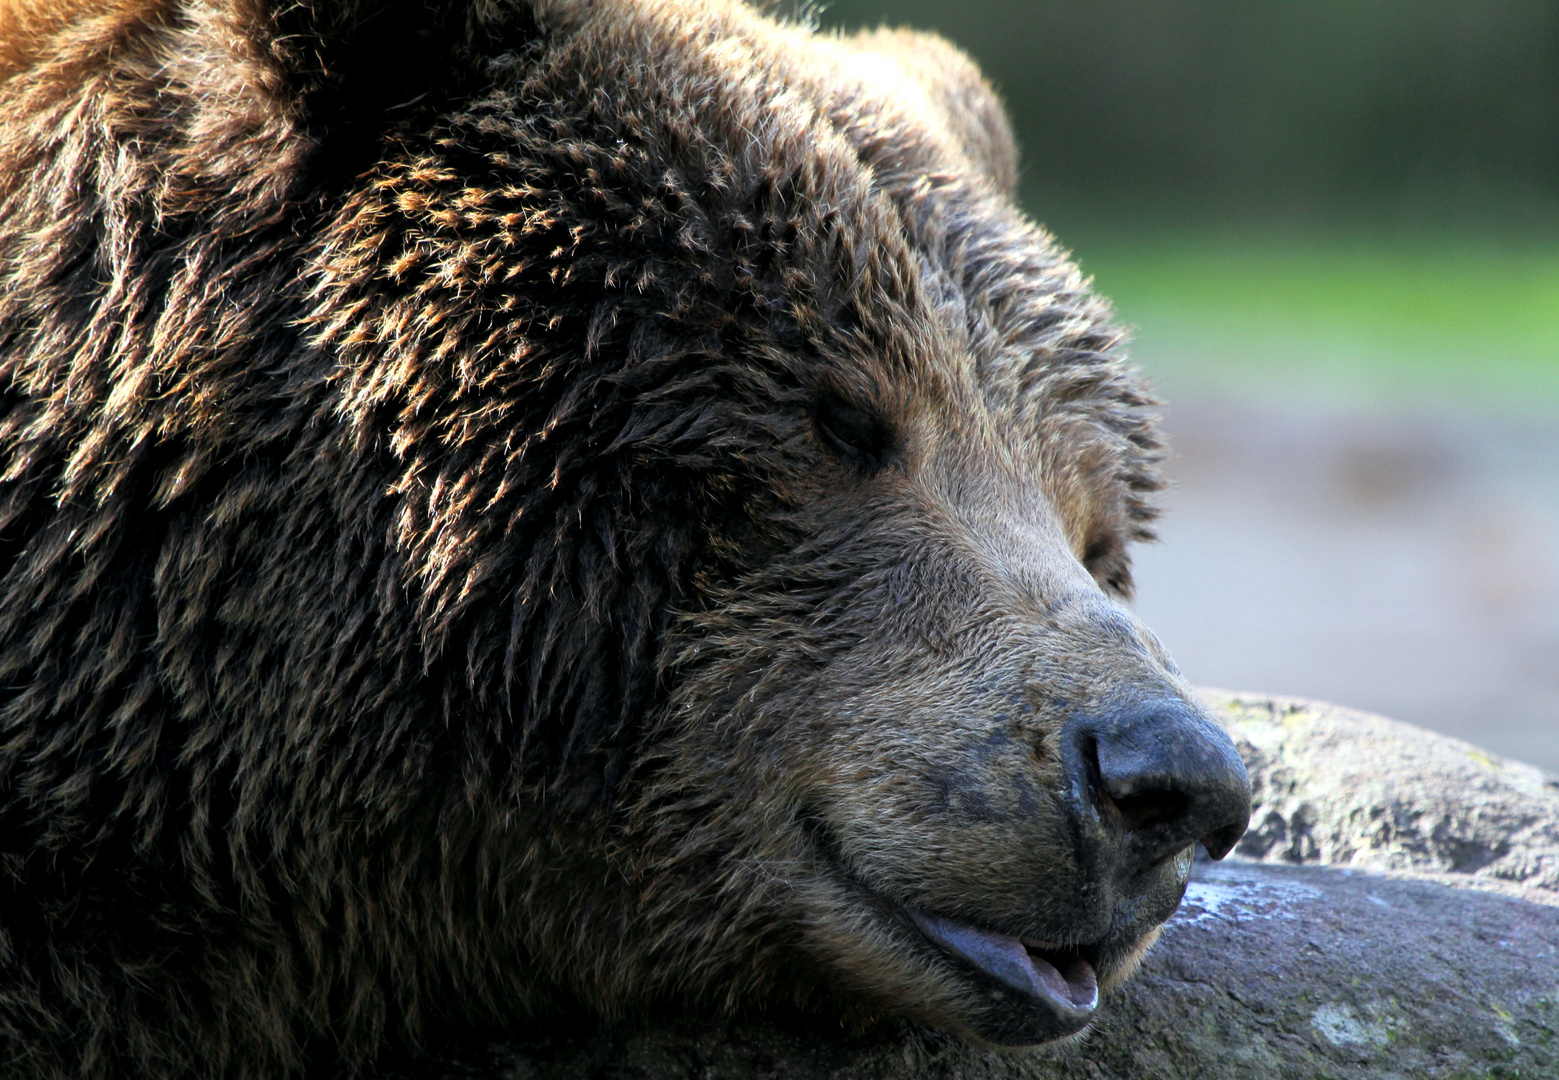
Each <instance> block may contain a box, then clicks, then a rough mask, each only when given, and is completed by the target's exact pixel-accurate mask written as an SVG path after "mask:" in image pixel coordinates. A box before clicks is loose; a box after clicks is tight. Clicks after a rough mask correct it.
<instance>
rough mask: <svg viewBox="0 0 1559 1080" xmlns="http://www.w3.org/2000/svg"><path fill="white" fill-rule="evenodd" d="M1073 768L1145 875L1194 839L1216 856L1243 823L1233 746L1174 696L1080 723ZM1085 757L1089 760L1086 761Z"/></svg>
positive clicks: (1243, 794)
mask: <svg viewBox="0 0 1559 1080" xmlns="http://www.w3.org/2000/svg"><path fill="white" fill-rule="evenodd" d="M1074 737H1075V738H1076V739H1077V740H1078V742H1077V743H1075V744H1074V745H1077V746H1078V749H1079V750H1080V751H1081V753H1080V754H1079V755H1078V757H1079V759H1080V760H1079V761H1078V764H1079V765H1080V766H1081V767H1082V768H1083V769H1085V770H1086V771H1087V772H1088V773H1091V774H1092V775H1091V776H1090V777H1089V779H1090V780H1092V781H1093V783H1092V785H1090V786H1092V787H1093V789H1094V796H1095V798H1096V799H1097V800H1098V803H1099V804H1100V808H1101V809H1102V810H1103V812H1104V814H1105V816H1106V817H1107V818H1113V819H1115V820H1116V821H1117V822H1118V824H1119V827H1120V828H1121V829H1122V830H1123V831H1124V837H1123V843H1122V847H1123V851H1122V854H1123V856H1125V857H1126V858H1127V859H1128V860H1129V861H1130V862H1131V863H1133V864H1135V866H1134V869H1139V870H1145V869H1148V868H1151V867H1153V866H1156V865H1157V864H1159V863H1160V862H1162V861H1163V860H1165V859H1167V858H1169V857H1170V856H1172V855H1174V854H1175V853H1176V852H1179V851H1182V850H1184V849H1185V848H1186V847H1187V846H1188V845H1189V844H1190V843H1191V842H1192V841H1193V840H1200V841H1201V842H1202V846H1203V847H1205V848H1206V849H1207V852H1208V854H1209V855H1211V856H1212V857H1213V858H1215V859H1221V858H1223V857H1224V856H1225V855H1227V854H1228V853H1229V851H1230V849H1232V848H1233V847H1234V845H1235V843H1236V842H1237V841H1238V840H1239V838H1240V837H1241V836H1243V835H1244V834H1245V828H1246V826H1247V825H1248V824H1249V823H1250V799H1251V789H1250V776H1249V775H1248V774H1247V773H1246V772H1245V763H1244V762H1242V761H1241V760H1240V756H1239V754H1238V753H1236V752H1235V749H1234V743H1233V742H1232V741H1231V740H1230V739H1229V736H1228V735H1227V734H1226V733H1225V732H1224V730H1223V729H1222V728H1221V727H1219V726H1218V725H1217V724H1216V723H1215V722H1214V721H1213V720H1212V719H1211V718H1209V717H1208V716H1206V715H1205V714H1204V713H1202V712H1201V711H1200V710H1199V709H1196V708H1194V707H1192V706H1191V704H1190V703H1189V702H1186V701H1184V700H1183V699H1180V698H1163V699H1159V700H1156V701H1150V702H1146V703H1141V704H1136V705H1132V706H1130V707H1127V708H1124V709H1122V710H1120V711H1118V712H1115V713H1113V714H1108V715H1103V716H1094V717H1087V718H1082V719H1080V720H1079V721H1078V722H1077V725H1076V730H1075V735H1074ZM1090 758H1091V760H1089V759H1090Z"/></svg>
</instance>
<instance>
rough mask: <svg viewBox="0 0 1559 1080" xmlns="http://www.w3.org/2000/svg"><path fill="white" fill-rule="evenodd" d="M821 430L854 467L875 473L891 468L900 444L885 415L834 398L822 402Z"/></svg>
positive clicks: (819, 409) (826, 397)
mask: <svg viewBox="0 0 1559 1080" xmlns="http://www.w3.org/2000/svg"><path fill="white" fill-rule="evenodd" d="M817 430H818V432H819V434H821V435H822V437H823V441H824V442H825V443H827V444H828V445H829V446H831V447H832V448H833V449H834V450H835V451H837V452H838V453H839V454H841V455H842V456H844V457H845V458H846V459H847V460H849V461H850V462H851V463H852V464H855V465H857V466H859V467H861V468H865V469H872V470H875V469H880V468H882V466H883V465H885V464H887V461H888V458H889V457H890V456H891V455H892V453H893V451H894V448H895V446H896V445H897V441H898V440H897V435H896V434H895V432H894V430H893V426H892V425H891V424H889V423H888V421H887V420H886V419H885V418H883V417H882V416H881V415H879V414H878V413H876V412H873V411H872V410H870V409H863V408H861V407H859V406H857V405H851V404H850V403H848V402H846V401H845V400H843V399H842V398H840V397H838V396H836V395H834V394H824V395H822V397H820V398H819V399H818V403H817Z"/></svg>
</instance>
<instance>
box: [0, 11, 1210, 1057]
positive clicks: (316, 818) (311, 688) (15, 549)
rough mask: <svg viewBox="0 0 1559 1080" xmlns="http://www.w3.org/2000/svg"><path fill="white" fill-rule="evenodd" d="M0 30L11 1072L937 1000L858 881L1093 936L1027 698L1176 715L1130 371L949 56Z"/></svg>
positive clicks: (594, 41)
mask: <svg viewBox="0 0 1559 1080" xmlns="http://www.w3.org/2000/svg"><path fill="white" fill-rule="evenodd" d="M25 6H26V8H27V9H28V10H29V11H32V10H34V9H38V10H42V8H43V5H37V4H30V3H29V4H27V5H25ZM3 10H5V11H6V12H8V13H10V14H8V15H7V20H8V21H7V22H0V25H8V26H10V28H11V29H9V30H8V31H7V37H6V46H5V48H4V50H3V51H0V58H3V59H0V65H3V67H4V70H5V72H6V76H5V81H4V82H3V83H0V98H3V109H4V112H3V117H0V275H3V288H0V470H3V471H0V574H3V577H0V616H3V621H0V688H3V689H0V1075H4V1076H6V1077H24V1078H44V1077H47V1078H64V1077H141V1076H200V1077H229V1076H230V1077H272V1076H283V1075H290V1074H292V1073H294V1072H296V1071H298V1070H301V1069H303V1068H304V1067H306V1066H307V1065H308V1064H309V1063H310V1062H332V1061H339V1062H343V1063H345V1064H346V1065H347V1066H351V1065H353V1064H360V1063H362V1062H365V1061H367V1060H370V1059H371V1058H372V1057H373V1056H374V1055H375V1054H376V1053H378V1052H380V1051H381V1050H382V1049H383V1048H384V1047H385V1046H387V1045H396V1044H400V1045H410V1044H414V1043H416V1042H417V1041H418V1040H420V1039H425V1038H426V1037H428V1035H429V1033H430V1032H448V1031H451V1030H455V1029H456V1028H457V1027H461V1026H467V1027H473V1028H474V1027H480V1026H484V1025H487V1026H493V1025H509V1026H510V1027H513V1026H514V1025H521V1024H524V1023H526V1022H527V1020H528V1019H530V1018H534V1017H536V1016H538V1015H541V1014H542V1013H545V1012H546V1011H547V1010H557V1009H573V1008H582V1009H584V1010H587V1011H590V1012H593V1013H596V1014H600V1015H607V1016H611V1015H621V1014H625V1013H632V1012H636V1011H639V1010H643V1009H646V1008H652V1007H655V1006H657V1005H666V1004H671V1005H676V1006H677V1007H684V1008H700V1009H709V1010H716V1011H725V1010H733V1009H744V1008H760V1007H763V1006H765V1005H768V1004H773V1003H776V1002H800V1003H802V1004H804V1005H805V1004H811V1005H822V1004H827V1003H830V1002H833V1003H835V1005H837V1004H838V1003H839V1002H844V1003H848V1005H849V1008H850V1010H851V1011H852V1015H855V1016H857V1017H860V1018H865V1017H867V1016H868V1015H872V1014H883V1015H894V1014H896V1015H909V1016H913V1017H917V1018H920V1019H922V1020H926V1021H929V1022H933V1023H939V1024H943V1025H945V1026H948V1027H951V1028H953V1029H955V1030H961V1029H962V1027H963V1025H964V1021H963V1020H962V1019H961V1017H962V1016H963V1015H964V1013H963V1012H962V1011H961V1010H964V1009H965V1008H966V1005H967V1002H966V1001H965V997H966V994H967V992H966V991H965V990H964V989H961V988H960V986H959V985H958V984H957V983H956V982H952V981H949V979H948V977H947V976H946V973H945V972H941V971H939V970H938V969H937V968H936V965H935V964H934V963H932V962H931V961H928V960H927V959H926V957H925V956H924V955H923V954H922V953H920V952H915V951H914V950H913V949H911V948H909V947H907V946H906V945H905V943H904V940H903V939H902V936H901V934H900V930H899V929H898V928H897V927H898V924H897V923H894V922H893V921H892V920H891V919H888V920H883V919H881V918H879V915H880V909H881V905H882V904H883V903H886V901H883V900H880V899H876V898H882V897H886V898H889V899H891V900H892V901H894V902H902V903H906V904H907V903H917V904H920V905H922V906H928V907H933V908H936V909H938V910H943V911H946V912H948V913H950V914H953V915H960V914H961V916H966V917H968V918H970V919H976V918H982V919H985V920H986V921H994V922H997V923H1002V924H1003V925H1011V926H1013V927H1015V929H1013V931H1012V932H1013V933H1018V932H1025V933H1033V934H1035V935H1038V936H1045V935H1047V934H1048V935H1049V936H1051V937H1053V938H1055V939H1057V940H1075V941H1083V940H1088V941H1103V942H1105V943H1106V944H1107V945H1108V949H1113V950H1114V952H1109V951H1108V949H1107V950H1106V954H1105V955H1104V956H1103V958H1102V960H1101V971H1103V972H1105V974H1107V975H1113V976H1114V977H1119V976H1120V975H1121V974H1122V973H1123V972H1124V971H1125V970H1126V969H1127V968H1128V967H1129V966H1130V964H1131V963H1132V962H1134V961H1133V957H1135V956H1136V955H1137V954H1138V953H1139V952H1140V949H1141V947H1142V944H1143V942H1144V941H1145V940H1147V938H1148V936H1150V935H1151V932H1152V927H1153V923H1155V922H1156V918H1155V919H1151V920H1148V921H1147V922H1146V923H1140V924H1139V923H1133V922H1131V920H1130V918H1128V917H1126V916H1123V915H1121V914H1120V912H1119V911H1117V910H1116V908H1115V907H1112V903H1113V901H1112V899H1111V897H1110V896H1109V895H1105V894H1101V893H1100V892H1099V891H1098V890H1097V889H1093V891H1090V889H1091V888H1092V886H1091V885H1090V884H1089V882H1088V880H1087V875H1086V873H1085V870H1084V869H1083V868H1081V867H1080V866H1079V865H1077V863H1076V860H1075V858H1074V856H1073V855H1072V854H1071V853H1070V849H1069V848H1067V847H1066V846H1065V844H1064V843H1063V842H1062V840H1061V839H1059V838H1058V837H1059V834H1058V833H1057V832H1056V831H1055V830H1056V828H1057V826H1056V824H1055V820H1054V819H1055V813H1054V812H1053V811H1051V810H1047V807H1049V806H1050V803H1049V802H1048V801H1047V799H1049V797H1050V795H1049V793H1051V792H1053V791H1054V790H1056V789H1057V788H1058V787H1060V786H1061V784H1062V783H1063V781H1062V778H1061V775H1060V772H1059V768H1060V766H1059V765H1058V760H1059V754H1058V752H1057V751H1056V749H1055V746H1054V741H1055V739H1056V733H1057V732H1058V731H1059V728H1060V723H1061V719H1062V717H1063V716H1064V715H1066V714H1067V713H1068V712H1069V711H1072V710H1076V709H1079V708H1085V707H1089V706H1090V705H1098V704H1099V703H1101V702H1105V701H1108V700H1110V699H1111V698H1112V696H1119V695H1120V694H1121V692H1122V687H1126V688H1128V690H1129V692H1130V693H1134V694H1151V693H1157V692H1160V691H1159V689H1157V688H1162V687H1168V688H1169V690H1170V691H1171V692H1174V693H1181V692H1183V691H1184V684H1183V683H1182V682H1181V681H1180V680H1179V677H1178V675H1176V674H1175V673H1174V671H1173V668H1172V666H1170V665H1169V664H1168V661H1167V659H1166V658H1165V657H1164V656H1163V654H1162V651H1161V650H1160V649H1159V648H1158V646H1157V644H1156V643H1155V642H1153V640H1152V638H1151V636H1150V635H1148V634H1147V633H1146V632H1145V631H1143V630H1142V629H1141V628H1140V627H1138V626H1137V625H1136V624H1135V622H1134V620H1133V619H1132V618H1131V617H1130V616H1129V615H1128V614H1126V613H1125V612H1124V610H1123V609H1122V608H1121V607H1120V606H1119V605H1118V604H1117V603H1116V602H1115V600H1114V599H1113V598H1112V597H1118V596H1121V595H1123V594H1125V593H1127V592H1128V591H1129V588H1130V579H1129V572H1128V562H1127V554H1126V552H1127V545H1128V543H1129V542H1130V541H1131V540H1133V539H1136V538H1142V537H1145V536H1147V535H1148V522H1149V520H1150V518H1151V517H1152V510H1151V508H1150V506H1149V504H1148V501H1147V499H1148V497H1149V495H1150V493H1151V492H1152V491H1153V490H1155V488H1156V487H1157V486H1158V479H1157V474H1156V461H1157V458H1158V456H1159V450H1158V443H1157V440H1156V438H1155V436H1154V434H1153V429H1152V426H1151V425H1152V419H1151V416H1150V415H1149V412H1148V411H1147V406H1149V405H1150V404H1151V402H1150V401H1149V399H1148V398H1147V397H1146V396H1145V394H1144V391H1143V389H1142V388H1141V386H1140V385H1139V383H1138V382H1137V380H1136V378H1135V377H1134V375H1133V374H1132V373H1131V372H1130V371H1129V370H1128V369H1127V368H1126V367H1125V366H1124V364H1123V361H1122V359H1121V357H1120V354H1119V351H1118V346H1119V340H1120V334H1119V332H1118V331H1117V330H1116V329H1115V328H1114V327H1113V326H1112V325H1111V324H1110V322H1109V312H1108V310H1107V308H1106V307H1105V305H1104V304H1103V303H1102V302H1101V301H1100V300H1098V299H1096V298H1095V297H1093V296H1092V295H1091V294H1090V293H1089V291H1088V288H1087V286H1086V283H1085V282H1084V281H1083V280H1082V279H1081V278H1080V277H1079V275H1078V272H1077V271H1076V269H1074V267H1073V266H1072V265H1071V264H1070V263H1069V262H1068V261H1067V260H1066V259H1065V258H1064V257H1063V255H1062V254H1061V253H1060V252H1059V251H1058V250H1057V248H1056V247H1055V245H1054V243H1053V242H1052V240H1051V239H1050V238H1049V237H1048V236H1047V235H1046V234H1044V233H1043V232H1042V231H1040V230H1039V229H1038V228H1036V227H1035V226H1034V225H1032V224H1030V223H1029V222H1028V221H1026V220H1025V219H1024V217H1023V216H1022V215H1021V214H1020V213H1019V211H1018V210H1016V209H1015V207H1014V204H1013V186H1014V184H1015V179H1016V156H1015V151H1014V149H1013V146H1012V140H1011V136H1010V133H1009V132H1008V129H1007V127H1006V124H1005V121H1004V120H1003V118H1002V114H1001V109H1000V106H999V104H998V102H997V101H996V99H995V97H994V95H992V94H991V92H990V90H989V88H988V87H987V86H986V85H985V83H984V82H983V81H982V80H981V79H980V77H979V75H978V73H977V72H976V71H975V70H974V68H973V67H972V66H971V65H970V64H969V63H968V61H967V60H965V59H964V58H963V57H962V56H961V55H959V54H958V53H956V52H955V51H954V50H953V49H952V48H951V47H950V46H947V45H946V44H945V43H943V42H941V41H939V40H936V39H932V38H927V37H923V36H911V35H906V34H900V33H890V32H882V33H870V34H865V35H862V36H859V37H854V38H842V39H840V38H828V37H823V36H819V35H816V34H814V33H813V32H811V31H810V30H809V29H808V28H806V27H803V26H796V25H788V24H783V23H778V22H774V21H770V20H768V19H766V18H764V17H761V16H760V15H758V14H757V13H755V12H753V11H751V10H749V9H747V8H745V7H742V6H740V5H737V4H734V3H728V2H725V0H599V2H594V3H592V2H588V0H578V2H573V3H570V2H547V3H541V4H537V5H529V4H524V3H520V2H518V0H515V2H500V0H464V2H462V0H399V2H397V3H393V4H390V5H378V4H370V3H367V2H366V0H365V2H362V3H357V2H355V0H303V2H302V3H277V4H275V5H274V6H272V5H271V4H270V3H268V2H267V0H164V2H162V3H160V4H152V3H119V2H109V0H104V2H103V3H82V4H79V5H73V6H71V7H69V8H68V9H61V10H60V11H56V12H55V13H53V14H51V15H49V16H48V17H46V18H39V17H36V14H26V13H24V14H23V16H22V17H20V18H17V17H14V13H15V12H17V11H18V10H19V9H18V8H17V7H16V6H15V5H11V6H8V7H6V8H5V9H3ZM1019 808H1022V813H1021V814H1020V813H1019ZM1176 895H1178V894H1176ZM1012 897H1018V900H1016V901H1013V900H1012V899H1011V898H1012ZM1014 905H1016V906H1014ZM1171 906H1172V904H1171ZM1161 917H1162V913H1160V914H1159V915H1158V916H1157V918H1161ZM901 921H902V920H901ZM1106 969H1108V970H1107V971H1106ZM862 1002H865V1004H861V1003H862ZM830 1007H833V1006H830Z"/></svg>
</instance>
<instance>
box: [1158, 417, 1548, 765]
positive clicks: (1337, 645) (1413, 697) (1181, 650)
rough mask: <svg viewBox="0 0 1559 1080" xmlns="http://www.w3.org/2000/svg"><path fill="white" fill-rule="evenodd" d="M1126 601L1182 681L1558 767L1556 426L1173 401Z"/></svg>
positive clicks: (1541, 421) (1521, 420)
mask: <svg viewBox="0 0 1559 1080" xmlns="http://www.w3.org/2000/svg"><path fill="white" fill-rule="evenodd" d="M1166 426H1167V428H1168V430H1169V434H1170V437H1171V440H1172V442H1173V444H1174V457H1173V459H1172V461H1171V467H1170V472H1171V475H1172V476H1173V477H1174V479H1175V481H1176V486H1175V487H1174V489H1173V490H1172V491H1170V492H1169V493H1168V495H1167V497H1166V499H1165V503H1166V506H1167V508H1168V513H1167V514H1166V516H1165V518H1164V520H1163V522H1162V527H1161V529H1160V533H1161V536H1162V542H1161V543H1159V544H1156V545H1149V546H1145V547H1141V548H1139V549H1138V552H1137V566H1138V570H1137V581H1138V600H1137V604H1136V607H1137V610H1138V611H1139V613H1140V614H1141V615H1142V617H1143V618H1144V620H1145V621H1146V622H1147V624H1148V625H1149V626H1150V627H1152V628H1153V629H1154V631H1155V632H1156V633H1157V634H1158V635H1159V636H1160V638H1162V639H1163V641H1164V642H1165V644H1166V645H1167V646H1168V647H1169V649H1170V651H1171V653H1172V654H1173V655H1174V656H1175V658H1176V661H1177V662H1178V663H1179V665H1180V667H1181V668H1182V669H1183V670H1184V671H1185V672H1186V674H1187V675H1188V676H1189V677H1190V678H1191V679H1192V681H1194V682H1197V683H1199V684H1203V685H1211V686H1220V687H1225V688H1229V689H1245V690H1260V691H1267V692H1274V693H1284V694H1297V695H1303V696H1307V697H1314V698H1321V699H1325V700H1329V701H1334V702H1337V703H1340V704H1344V705H1350V706H1354V707H1357V708H1362V709H1368V710H1371V711H1374V712H1379V713H1383V714H1385V715H1387V716H1391V717H1394V718H1396V719H1399V720H1406V721H1408V722H1410V723H1415V724H1419V725H1421V726H1424V727H1428V728H1432V729H1435V730H1437V731H1442V732H1445V733H1446V734H1449V735H1454V736H1457V737H1459V738H1463V739H1466V740H1468V741H1469V742H1472V743H1475V744H1477V745H1479V746H1482V747H1484V748H1486V749H1488V750H1490V751H1492V752H1494V753H1496V754H1500V755H1503V756H1505V757H1511V758H1516V759H1519V760H1523V761H1527V762H1531V763H1532V764H1535V765H1539V766H1541V767H1543V768H1545V769H1548V770H1550V771H1553V772H1556V773H1559V415H1554V416H1552V417H1551V418H1549V417H1545V415H1544V414H1543V413H1542V412H1541V411H1532V410H1528V411H1527V412H1526V413H1525V414H1520V413H1516V412H1513V413H1512V414H1510V415H1502V414H1497V413H1490V412H1487V411H1485V412H1482V413H1478V414H1470V413H1468V414H1461V413H1456V412H1454V411H1451V410H1449V409H1441V410H1438V411H1425V410H1418V411H1411V412H1409V411H1390V410H1388V411H1386V412H1380V411H1369V412H1365V411H1352V410H1350V409H1348V408H1346V407H1342V406H1338V405H1335V404H1330V405H1325V404H1319V403H1317V402H1301V401H1293V400H1291V401H1283V400H1277V399H1272V398H1262V399H1255V398H1245V399H1239V400H1236V399H1221V400H1220V399H1217V398H1212V397H1201V398H1192V399H1190V400H1187V399H1185V398H1180V399H1178V400H1177V403H1176V405H1175V406H1174V407H1172V408H1171V409H1170V410H1169V412H1168V413H1167V416H1166Z"/></svg>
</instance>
